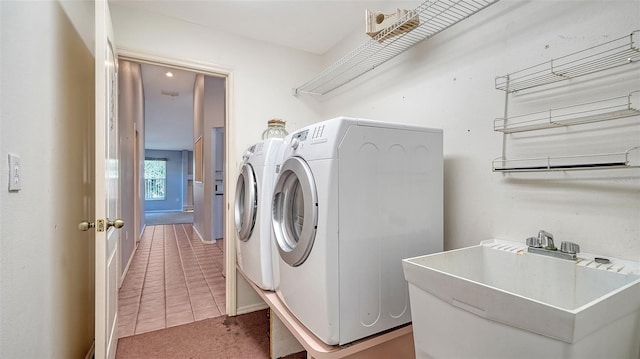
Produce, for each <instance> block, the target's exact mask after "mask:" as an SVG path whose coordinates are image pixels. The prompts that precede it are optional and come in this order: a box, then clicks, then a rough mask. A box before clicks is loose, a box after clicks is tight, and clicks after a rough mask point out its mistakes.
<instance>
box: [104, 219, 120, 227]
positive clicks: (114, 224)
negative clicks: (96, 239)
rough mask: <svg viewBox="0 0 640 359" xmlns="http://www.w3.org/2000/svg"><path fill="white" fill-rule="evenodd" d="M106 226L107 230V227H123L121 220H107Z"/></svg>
mask: <svg viewBox="0 0 640 359" xmlns="http://www.w3.org/2000/svg"><path fill="white" fill-rule="evenodd" d="M106 224H107V229H109V227H116V229H118V228H122V227H124V221H123V220H121V219H116V220H113V221H111V220H109V219H107V223H106Z"/></svg>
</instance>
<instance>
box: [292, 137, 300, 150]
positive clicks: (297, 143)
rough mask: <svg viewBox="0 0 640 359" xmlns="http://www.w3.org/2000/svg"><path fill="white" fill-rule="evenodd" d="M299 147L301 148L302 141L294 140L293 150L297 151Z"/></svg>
mask: <svg viewBox="0 0 640 359" xmlns="http://www.w3.org/2000/svg"><path fill="white" fill-rule="evenodd" d="M298 146H300V141H299V140H298V139H297V138H294V139H292V140H291V148H293V149H294V150H297V149H298Z"/></svg>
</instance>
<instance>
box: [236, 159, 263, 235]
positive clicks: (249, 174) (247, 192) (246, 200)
mask: <svg viewBox="0 0 640 359" xmlns="http://www.w3.org/2000/svg"><path fill="white" fill-rule="evenodd" d="M257 210H258V185H257V183H256V176H255V174H254V173H253V167H252V166H251V165H250V164H249V163H245V164H244V165H243V166H242V169H240V175H239V176H238V182H237V183H236V205H235V220H236V233H237V234H238V238H239V239H240V240H241V241H245V242H246V241H248V240H249V238H250V237H251V233H252V232H253V227H254V226H255V224H256V215H257Z"/></svg>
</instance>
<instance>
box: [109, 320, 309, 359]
mask: <svg viewBox="0 0 640 359" xmlns="http://www.w3.org/2000/svg"><path fill="white" fill-rule="evenodd" d="M304 357H305V355H304V353H299V354H297V355H296V354H294V355H292V356H288V357H287V358H304ZM128 358H136V359H140V358H154V359H161V358H171V359H174V358H191V359H196V358H228V359H232V358H252V359H258V358H269V336H268V318H267V311H266V310H260V311H257V312H253V313H249V314H243V315H239V316H236V317H227V316H226V315H225V316H222V317H217V318H212V319H207V320H202V321H199V322H194V323H190V324H185V325H181V326H177V327H172V328H167V329H163V330H158V331H155V332H149V333H144V334H140V335H134V336H132V337H127V338H120V340H118V350H117V353H116V359H128Z"/></svg>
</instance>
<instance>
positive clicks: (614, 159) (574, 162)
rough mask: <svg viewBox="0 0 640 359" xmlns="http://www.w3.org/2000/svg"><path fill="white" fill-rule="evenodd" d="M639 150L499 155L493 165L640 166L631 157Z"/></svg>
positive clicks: (502, 168) (510, 168)
mask: <svg viewBox="0 0 640 359" xmlns="http://www.w3.org/2000/svg"><path fill="white" fill-rule="evenodd" d="M639 150H640V146H636V147H632V148H630V149H628V150H627V151H625V152H620V153H604V154H592V155H579V156H556V157H551V156H549V157H538V158H522V159H511V160H507V159H504V158H502V157H498V158H496V159H495V160H493V164H492V167H493V171H494V172H542V171H576V170H595V169H612V168H629V167H639V164H638V160H637V159H636V160H633V161H632V159H631V155H632V153H634V152H639Z"/></svg>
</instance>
